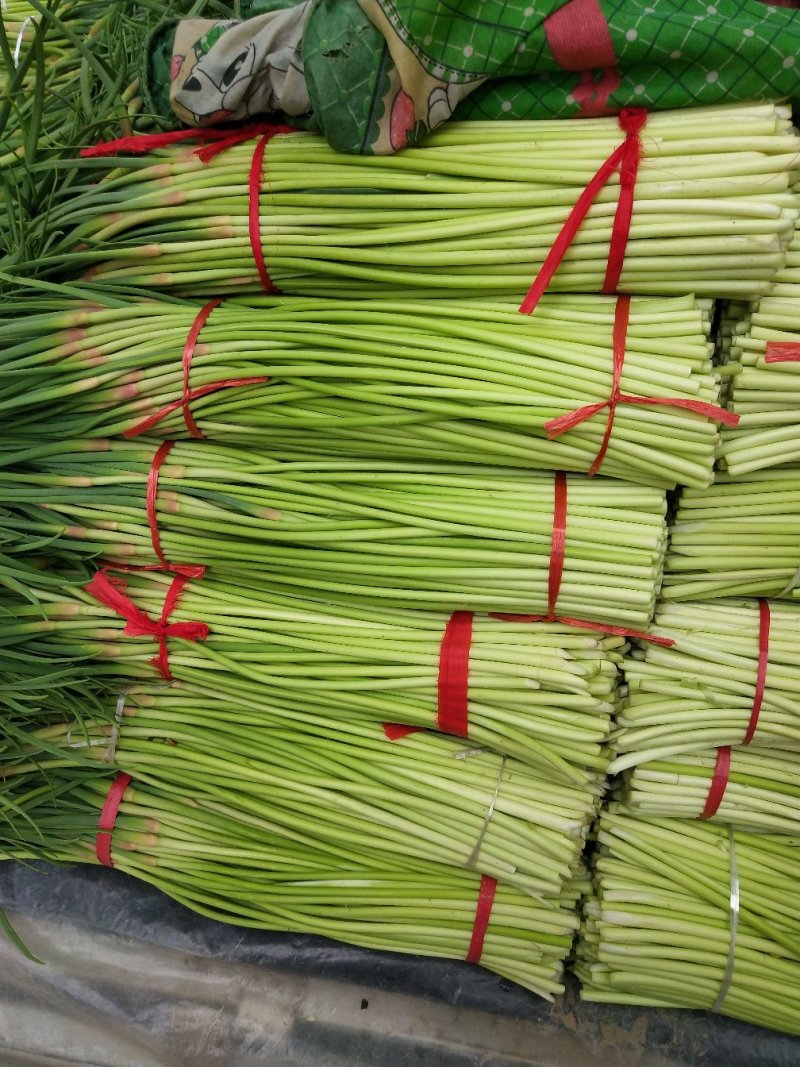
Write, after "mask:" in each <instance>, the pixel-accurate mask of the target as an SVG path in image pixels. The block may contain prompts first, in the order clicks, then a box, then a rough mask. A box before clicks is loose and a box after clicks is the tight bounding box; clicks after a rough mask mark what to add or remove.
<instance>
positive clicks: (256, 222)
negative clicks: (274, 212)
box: [247, 133, 280, 293]
mask: <svg viewBox="0 0 800 1067" xmlns="http://www.w3.org/2000/svg"><path fill="white" fill-rule="evenodd" d="M272 136H273V134H268V133H265V134H264V136H263V137H262V138H261V139H260V140H259V142H258V144H257V145H256V147H255V151H254V152H253V161H252V163H251V164H250V202H249V208H248V213H247V216H248V218H247V221H248V230H249V233H250V247H251V248H252V250H253V259H254V260H255V261H256V267H257V268H258V277H259V280H260V281H261V287H262V289H263V290H264V292H265V293H277V292H279V291H280V290H279V289H278V288H277V287H276V285H275V283H274V282H273V281H272V278H270V276H269V271H268V270H267V264H266V263H265V262H264V249H263V248H262V247H261V171H262V169H263V166H264V153H265V152H266V150H267V145H268V144H269V142H270V139H271V137H272Z"/></svg>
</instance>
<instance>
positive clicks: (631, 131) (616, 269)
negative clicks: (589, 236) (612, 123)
mask: <svg viewBox="0 0 800 1067" xmlns="http://www.w3.org/2000/svg"><path fill="white" fill-rule="evenodd" d="M618 120H619V125H620V127H621V129H622V130H623V131H624V133H625V140H624V141H623V142H622V144H621V145H619V147H618V148H615V149H614V151H613V152H612V153H611V155H610V156H609V157H608V159H607V160H606V161H605V163H603V164H602V165H601V166H600V168H599V169H598V171H597V173H596V174H595V175H594V177H593V178H592V179H591V180H590V182H589V184H588V185H587V186H586V188H585V189H584V190H583V192H582V193H581V195H580V196H579V197H578V199H577V201H576V202H575V206H574V207H573V209H572V211H571V212H570V213H569V215H568V217H567V221H566V222H565V223H564V225H563V227H562V229H561V232H560V233H559V235H558V237H557V238H556V239H555V241H554V243H553V247H552V248H551V249H550V251H549V252H548V253H547V257H546V258H545V261H544V263H543V264H542V268H541V270H540V271H539V273H538V274H537V276H536V278H535V280H534V282H533V285H532V286H531V287H530V289H529V290H528V293H527V295H526V297H525V299H524V300H523V301H522V303H521V304H520V308H519V310H520V311H521V312H522V314H523V315H530V313H531V312H532V311H533V310H534V308H535V307H536V305H537V304H538V303H539V301H540V300H541V298H542V295H543V294H544V293H545V291H546V290H547V287H548V285H549V284H550V282H551V280H552V278H553V275H554V274H555V272H556V271H557V270H558V267H559V264H560V263H561V260H562V259H563V258H564V256H565V255H566V253H567V250H568V249H569V246H570V245H571V244H572V242H573V241H574V240H575V235H576V234H577V232H578V230H579V229H580V228H581V224H582V222H583V220H584V219H585V218H586V215H587V213H588V211H589V208H590V207H591V206H592V204H593V203H594V201H595V200H596V199H597V196H598V194H599V192H600V190H601V189H602V188H603V186H604V185H606V183H607V182H608V180H609V178H610V177H611V175H612V174H615V173H616V172H617V171H619V176H620V177H619V181H620V193H619V201H618V202H617V210H616V212H615V215H614V224H613V227H612V230H611V243H610V245H609V250H608V265H607V267H606V274H605V279H604V281H603V292H604V293H613V292H615V290H616V289H617V286H618V285H619V278H620V274H621V272H622V264H623V262H624V260H625V249H626V248H627V245H628V235H629V233H630V228H631V218H632V215H633V199H634V190H635V186H636V176H637V174H638V171H639V160H640V157H641V141H640V139H639V132H640V131H641V129H642V128H643V126H644V124H645V123H646V122H647V111H646V109H645V108H641V107H626V108H623V109H622V111H620V113H619V117H618Z"/></svg>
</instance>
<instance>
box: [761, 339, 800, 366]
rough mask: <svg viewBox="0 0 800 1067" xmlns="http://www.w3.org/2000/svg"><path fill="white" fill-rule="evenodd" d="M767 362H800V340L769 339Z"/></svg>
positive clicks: (765, 359)
mask: <svg viewBox="0 0 800 1067" xmlns="http://www.w3.org/2000/svg"><path fill="white" fill-rule="evenodd" d="M764 362H765V363H800V341H767V354H766V356H765V357H764Z"/></svg>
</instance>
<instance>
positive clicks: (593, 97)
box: [572, 67, 622, 119]
mask: <svg viewBox="0 0 800 1067" xmlns="http://www.w3.org/2000/svg"><path fill="white" fill-rule="evenodd" d="M621 81H622V78H621V77H620V74H619V71H618V70H617V69H616V67H608V68H607V69H606V70H601V71H600V75H599V77H597V76H596V75H594V74H593V73H592V71H590V70H584V71H583V72H582V73H581V76H580V78H579V79H578V84H577V85H576V86H575V88H574V89H573V90H572V95H573V96H574V97H575V103H576V104H577V105H578V115H577V117H578V118H581V119H590V118H596V117H597V116H599V115H612V114H613V113H614V110H615V109H614V108H612V107H610V106H609V103H608V101H609V98H610V96H611V94H612V93H613V92H615V91H616V90H617V89H619V86H620V82H621Z"/></svg>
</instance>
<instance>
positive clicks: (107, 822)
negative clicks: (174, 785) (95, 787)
mask: <svg viewBox="0 0 800 1067" xmlns="http://www.w3.org/2000/svg"><path fill="white" fill-rule="evenodd" d="M132 781H133V779H132V778H131V776H130V775H129V774H125V772H124V771H120V772H119V774H118V775H117V776H116V778H115V779H114V781H113V782H112V783H111V787H110V789H109V790H108V792H107V793H106V799H105V801H104V802H103V808H102V811H101V812H100V818H99V819H98V822H97V837H96V838H95V842H94V852H95V855H96V856H97V858H98V860H99V861H100V863H102V864H103V866H104V867H113V866H114V864H113V862H112V860H111V837H112V835H113V833H114V827H115V826H116V824H117V815H118V814H119V806H120V804H121V803H122V799H123V797H124V796H125V790H126V789H127V788H128V786H129V785H130V784H131V782H132Z"/></svg>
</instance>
